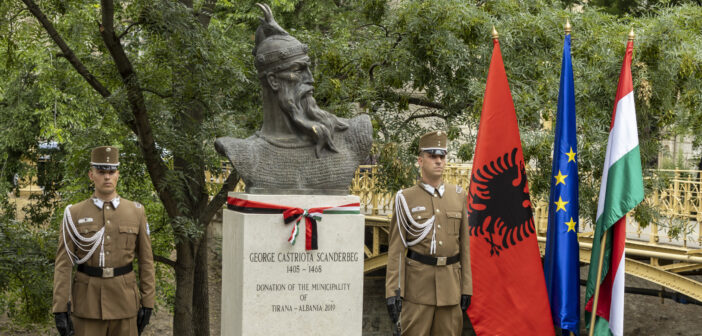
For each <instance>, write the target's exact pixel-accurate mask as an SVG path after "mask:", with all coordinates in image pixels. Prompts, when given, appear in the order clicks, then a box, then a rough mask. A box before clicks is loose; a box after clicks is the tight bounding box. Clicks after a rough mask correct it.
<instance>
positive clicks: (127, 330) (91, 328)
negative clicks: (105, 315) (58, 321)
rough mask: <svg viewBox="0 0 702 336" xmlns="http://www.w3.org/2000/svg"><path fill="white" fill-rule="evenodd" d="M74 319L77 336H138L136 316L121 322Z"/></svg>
mask: <svg viewBox="0 0 702 336" xmlns="http://www.w3.org/2000/svg"><path fill="white" fill-rule="evenodd" d="M71 317H72V318H73V328H74V329H75V331H76V335H75V336H138V334H139V333H138V332H137V318H136V316H134V317H131V318H126V319H120V320H98V319H85V318H80V317H76V316H71Z"/></svg>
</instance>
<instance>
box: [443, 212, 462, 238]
mask: <svg viewBox="0 0 702 336" xmlns="http://www.w3.org/2000/svg"><path fill="white" fill-rule="evenodd" d="M446 217H448V223H447V224H448V232H449V233H450V234H459V233H460V232H461V219H462V216H461V212H460V211H446Z"/></svg>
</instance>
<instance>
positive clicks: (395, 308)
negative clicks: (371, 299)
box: [387, 296, 402, 323]
mask: <svg viewBox="0 0 702 336" xmlns="http://www.w3.org/2000/svg"><path fill="white" fill-rule="evenodd" d="M387 306H388V314H389V315H390V320H392V323H397V321H398V320H399V319H400V312H401V311H402V299H401V298H397V297H395V296H392V297H389V298H388V299H387Z"/></svg>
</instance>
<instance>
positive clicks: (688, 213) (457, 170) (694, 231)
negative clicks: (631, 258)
mask: <svg viewBox="0 0 702 336" xmlns="http://www.w3.org/2000/svg"><path fill="white" fill-rule="evenodd" d="M471 168H472V165H471V164H455V163H449V164H447V167H446V170H445V171H444V181H446V182H448V183H452V184H457V185H460V186H462V187H463V188H464V189H467V188H468V185H469V183H470V172H471ZM231 170H232V168H231V166H229V165H223V167H222V168H221V170H220V172H219V174H208V176H207V177H208V179H209V182H210V183H211V187H212V191H214V190H215V189H216V188H217V187H218V186H217V185H218V184H221V183H222V182H223V181H224V179H225V178H226V177H227V176H228V175H229V173H230V172H231ZM701 175H702V171H698V170H651V171H649V172H647V174H646V180H647V183H651V185H652V187H653V192H649V193H648V194H647V195H646V198H645V200H644V202H646V203H647V204H649V205H650V206H652V207H653V208H654V209H656V211H657V215H660V217H659V220H658V221H656V222H654V223H645V224H647V225H643V226H641V225H638V224H637V223H634V225H633V227H631V228H629V230H628V232H627V233H628V234H629V235H638V236H639V237H641V236H642V235H643V238H644V239H645V240H649V241H650V242H651V243H658V242H659V240H660V239H661V236H664V237H667V238H668V240H674V239H678V240H680V242H681V244H682V245H683V246H685V247H687V245H688V242H689V241H690V240H693V241H694V240H696V242H695V243H696V244H695V245H700V244H702V179H700V176H701ZM243 190H244V183H243V182H242V181H239V183H238V184H237V186H236V188H235V191H243ZM350 193H351V194H353V195H356V196H359V197H360V198H361V211H362V212H364V213H365V214H367V215H376V216H377V215H381V216H382V215H387V214H389V213H390V212H391V209H392V206H393V199H394V198H393V196H394V195H393V194H392V193H389V192H387V191H384V190H382V189H381V188H380V184H379V183H378V167H377V166H375V165H362V166H359V168H358V169H357V170H356V173H355V175H354V178H353V180H352V181H351V186H350ZM532 204H533V205H534V220H535V225H536V229H537V232H538V233H539V234H541V235H543V234H545V233H546V227H547V222H548V204H547V203H546V201H545V200H533V202H532ZM644 227H645V228H644ZM583 231H584V232H583ZM589 231H591V229H590V230H589ZM581 232H583V234H585V235H587V234H588V230H587V229H585V228H583V227H582V225H581Z"/></svg>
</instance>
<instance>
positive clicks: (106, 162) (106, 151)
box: [90, 146, 119, 170]
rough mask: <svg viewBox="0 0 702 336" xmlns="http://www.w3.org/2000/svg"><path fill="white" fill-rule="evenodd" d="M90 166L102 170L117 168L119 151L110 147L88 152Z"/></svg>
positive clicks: (97, 148)
mask: <svg viewBox="0 0 702 336" xmlns="http://www.w3.org/2000/svg"><path fill="white" fill-rule="evenodd" d="M90 166H92V167H94V168H96V169H102V170H117V169H118V168H119V149H118V148H117V147H112V146H100V147H95V148H93V150H92V152H90Z"/></svg>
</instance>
